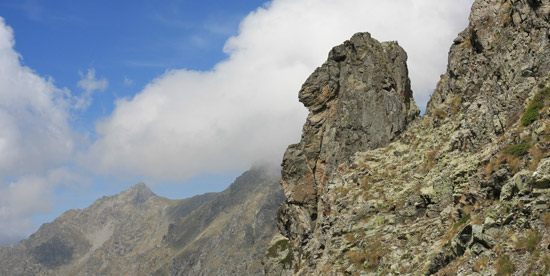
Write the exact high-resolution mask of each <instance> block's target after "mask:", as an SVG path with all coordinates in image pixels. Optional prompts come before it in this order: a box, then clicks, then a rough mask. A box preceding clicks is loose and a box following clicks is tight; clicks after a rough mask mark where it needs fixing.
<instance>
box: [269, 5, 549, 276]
mask: <svg viewBox="0 0 550 276" xmlns="http://www.w3.org/2000/svg"><path fill="white" fill-rule="evenodd" d="M549 15H550V1H548V0H528V1H519V0H476V1H475V3H474V4H473V7H472V13H471V15H470V24H469V26H468V27H467V28H466V30H464V31H463V32H461V33H460V34H459V35H458V37H457V38H456V39H455V40H454V42H453V45H452V46H451V50H450V52H449V65H448V69H447V72H446V73H445V74H444V75H442V77H441V80H440V82H439V83H438V85H437V88H436V89H435V91H434V93H433V95H432V98H431V100H430V102H429V104H428V107H427V110H426V115H425V116H422V117H420V118H418V119H416V120H413V121H412V122H411V121H410V120H403V122H404V123H403V124H401V125H399V126H400V128H397V129H396V128H395V127H394V123H393V122H394V119H392V118H393V117H392V116H393V114H395V113H397V114H402V115H401V116H403V117H406V114H410V112H404V110H407V109H406V108H403V106H405V107H406V105H407V100H406V99H407V97H403V96H401V97H400V99H401V105H399V104H393V105H387V104H385V102H384V101H375V102H374V103H372V102H371V103H369V102H357V103H355V104H347V105H338V106H337V107H335V108H334V111H333V112H331V113H330V114H327V115H323V116H319V117H317V116H316V115H317V111H316V108H312V106H311V105H310V104H308V102H307V101H306V102H305V101H304V96H303V94H304V91H312V92H311V93H312V94H313V95H312V96H308V98H321V97H323V95H324V89H314V90H310V89H308V87H321V88H323V87H327V85H326V82H325V81H323V80H320V79H319V78H317V77H316V74H318V73H314V74H313V75H312V77H310V79H308V80H307V81H306V83H305V84H304V88H302V90H301V91H300V100H301V101H302V102H304V104H305V105H306V107H308V109H309V110H310V115H309V117H308V121H307V122H306V124H305V125H304V133H303V138H302V141H301V143H300V144H299V145H291V146H290V147H289V149H288V150H287V154H286V155H285V161H284V164H283V165H284V167H283V179H282V183H283V189H284V190H285V194H286V196H287V201H286V202H285V204H283V206H282V207H281V208H280V210H279V212H278V218H277V220H278V225H279V230H280V233H281V235H277V236H276V237H275V238H274V239H273V241H272V244H271V246H270V248H269V249H268V250H267V252H266V256H265V258H264V263H265V265H266V272H267V273H268V274H270V275H294V274H298V275H341V274H348V275H388V274H389V275H430V274H437V275H548V274H549V273H550V245H549V244H550V210H549V207H550V205H549V203H550V158H547V157H548V156H549V154H548V153H549V151H550V108H549V107H550V81H549V73H550V47H549V46H550V45H549V43H550V39H549V38H550V22H549V21H550V20H549ZM358 36H360V37H365V35H356V36H354V37H353V38H352V39H351V40H350V41H348V42H346V43H345V44H344V46H338V47H336V48H335V49H334V50H333V51H332V52H331V54H329V61H327V63H325V65H323V67H326V66H330V65H331V64H333V65H334V67H336V68H338V70H345V71H346V72H349V73H345V74H349V75H352V76H351V77H350V76H348V77H346V78H342V77H341V76H343V75H345V74H342V73H338V74H334V75H333V76H334V77H335V78H336V79H337V80H338V81H337V82H339V83H342V82H347V83H353V80H356V79H357V78H368V76H379V75H380V74H382V77H380V78H377V79H378V80H379V81H378V82H376V83H368V82H364V83H363V85H359V87H361V89H350V88H349V87H347V88H346V87H345V86H343V85H338V86H337V87H339V88H340V89H341V90H340V92H339V93H338V94H336V95H334V98H333V99H332V101H335V102H339V101H341V100H345V98H349V96H343V97H344V98H340V97H342V96H341V95H346V93H352V94H355V95H354V96H352V97H353V98H355V99H359V100H362V101H363V100H369V101H373V99H372V98H367V99H364V98H363V99H361V98H360V97H361V96H360V95H364V94H368V93H374V94H375V95H378V97H374V99H376V100H378V99H380V98H383V96H384V97H385V95H387V94H385V93H387V92H386V91H387V90H385V89H380V85H382V84H383V83H384V82H382V81H381V80H384V79H390V80H392V79H402V78H403V77H397V76H401V75H402V73H403V72H404V71H403V70H399V69H398V68H400V67H399V66H397V68H396V67H394V66H391V64H392V63H391V62H390V61H393V62H395V61H397V62H401V63H402V64H404V61H403V60H401V61H399V59H388V58H387V57H388V55H387V53H388V50H387V49H385V48H384V47H378V48H376V47H368V48H363V47H356V46H355V45H356V42H354V41H356V39H357V37H358ZM382 44H383V45H384V43H382ZM385 45H395V44H385ZM342 47H347V49H352V51H347V53H348V54H346V55H343V56H344V57H341V58H338V59H336V60H335V59H334V53H335V52H337V51H339V50H338V49H340V48H342ZM361 49H363V50H361ZM364 49H367V50H364ZM354 50H356V51H354ZM357 56H358V57H360V58H361V59H365V58H366V57H367V56H370V57H369V58H370V59H372V60H374V59H377V60H379V62H380V64H388V66H385V67H386V68H387V70H384V68H381V69H380V68H378V69H377V68H372V67H370V66H369V65H367V64H362V63H357V62H350V61H349V59H350V58H351V60H356V59H357ZM339 63H342V64H339ZM327 64H328V65H327ZM344 65H345V66H344ZM348 66H349V67H352V68H353V69H350V68H348ZM402 66H404V65H402ZM323 67H321V68H323ZM320 70H322V69H320ZM355 72H358V74H360V76H353V75H354V74H355ZM404 78H406V75H405V76H404ZM394 87H395V88H394V89H393V90H391V91H394V92H393V93H394V94H393V95H403V94H402V93H396V91H399V89H398V88H397V87H398V86H394ZM373 105H375V106H377V107H384V106H391V107H392V108H390V109H389V110H388V109H386V112H385V113H384V112H382V113H378V112H380V111H377V114H378V115H377V116H379V117H377V118H376V119H374V120H372V119H369V118H368V116H367V115H366V114H367V113H368V112H369V111H367V110H365V109H368V108H365V107H367V106H368V107H370V106H373ZM409 110H414V108H409ZM349 113H351V114H356V116H354V119H353V120H348V119H346V120H344V121H343V123H341V125H343V126H346V127H343V128H344V129H346V130H347V129H351V130H355V131H359V132H360V133H366V134H368V135H366V136H363V137H362V138H361V139H355V140H353V139H352V140H350V139H348V138H347V136H346V131H340V130H342V128H338V127H336V128H334V127H333V126H334V123H332V122H333V121H334V120H338V118H341V117H340V116H341V114H349ZM413 113H414V112H413ZM357 114H358V115H357ZM380 116H381V117H380ZM409 118H410V117H409ZM356 120H362V122H360V123H359V124H357V122H356ZM369 120H371V121H369ZM407 123H408V124H407ZM357 125H361V126H364V127H363V128H358V127H357ZM312 126H313V128H312ZM312 129H313V131H312ZM379 129H392V130H395V132H394V133H395V134H394V135H393V137H394V138H393V139H392V135H384V134H385V133H384V132H380V131H378V130H379ZM319 133H320V134H319ZM372 136H375V137H372ZM319 137H328V138H321V139H320V138H319ZM375 140H377V141H382V142H380V143H374V144H369V145H368V146H365V143H367V142H368V141H375ZM311 141H320V142H316V143H312V142H311ZM327 142H328V144H327ZM339 142H342V143H345V145H346V148H345V149H344V150H342V147H341V145H338V143H339ZM319 148H320V149H321V152H323V151H324V152H328V153H329V154H326V155H323V154H318V153H317V152H319ZM323 148H325V150H323ZM311 152H315V154H311ZM318 164H322V165H321V166H319V165H318ZM325 167H328V168H329V169H324V168H325ZM317 168H321V171H320V172H319V173H317V174H316V173H315V172H317ZM310 171H313V173H310ZM297 198H298V199H308V200H302V201H300V200H297Z"/></svg>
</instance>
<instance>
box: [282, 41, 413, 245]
mask: <svg viewBox="0 0 550 276" xmlns="http://www.w3.org/2000/svg"><path fill="white" fill-rule="evenodd" d="M406 62H407V55H406V53H405V51H404V50H403V49H402V48H401V47H400V46H399V45H398V44H397V43H396V42H385V43H380V42H378V41H376V40H375V39H373V38H371V36H370V34H369V33H358V34H355V35H354V36H353V37H352V38H351V39H350V40H349V41H346V42H345V43H344V44H342V45H339V46H337V47H334V48H333V49H332V51H331V52H330V54H329V57H328V60H327V61H326V62H325V63H324V64H323V65H322V66H321V67H319V68H317V69H316V70H315V72H313V74H312V75H311V76H310V77H309V78H308V79H307V80H306V82H305V83H304V84H303V86H302V89H301V90H300V93H299V98H300V101H301V102H302V103H303V104H304V105H305V106H306V107H307V108H308V109H309V111H310V113H309V116H308V118H307V121H306V123H305V125H304V129H303V135H302V140H301V141H300V143H299V144H295V145H291V146H289V147H288V149H287V151H286V153H285V156H284V159H283V170H282V181H281V184H282V186H283V189H284V191H285V194H286V196H287V203H286V204H285V205H284V206H283V207H282V208H281V210H280V213H281V215H280V218H281V220H279V222H280V223H281V224H282V225H281V229H284V231H285V234H286V235H289V236H292V237H293V238H299V237H302V236H304V235H307V234H308V233H309V232H311V231H312V230H313V228H314V224H315V221H316V218H317V216H318V212H319V209H320V208H322V207H323V205H324V204H323V203H322V202H319V195H320V194H323V193H325V190H326V185H327V181H328V180H329V178H330V177H331V175H332V174H333V173H334V172H336V170H337V167H338V165H339V164H340V163H342V162H344V161H346V160H347V159H349V157H350V156H351V155H353V154H354V153H355V152H358V151H364V150H367V149H373V148H377V147H380V146H383V145H386V144H387V143H388V142H389V141H390V140H391V139H392V138H393V137H395V136H396V135H398V134H399V133H400V132H401V131H403V130H404V129H405V126H406V125H407V123H409V122H411V121H412V120H413V119H414V118H415V117H416V116H417V115H418V114H419V112H420V111H419V109H418V107H417V106H416V104H415V103H414V100H413V98H412V91H411V88H410V81H409V78H408V71H407V64H406ZM285 218H292V220H286V219H285ZM294 218H296V219H294Z"/></svg>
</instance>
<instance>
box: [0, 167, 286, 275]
mask: <svg viewBox="0 0 550 276" xmlns="http://www.w3.org/2000/svg"><path fill="white" fill-rule="evenodd" d="M283 198H284V195H283V193H282V191H281V188H280V186H279V173H278V170H277V169H274V168H273V167H272V166H255V167H254V168H252V169H251V170H249V171H247V172H245V173H244V174H243V175H242V176H240V177H239V178H237V179H236V180H235V182H234V183H233V184H232V185H231V186H229V188H228V189H227V190H225V191H223V192H221V193H210V194H204V195H200V196H195V197H192V198H188V199H183V200H171V199H166V198H163V197H159V196H156V195H155V194H154V193H153V192H151V190H150V189H149V188H148V187H146V186H145V185H144V184H137V185H135V186H133V187H132V188H130V189H128V190H126V191H123V192H121V193H120V194H117V195H114V196H110V197H103V198H101V199H99V200H97V201H96V202H95V203H94V204H92V205H91V206H90V207H88V208H86V209H84V210H71V211H68V212H66V213H64V214H63V215H61V216H60V217H59V218H57V219H56V220H55V221H53V222H51V223H46V224H44V225H42V227H40V229H39V230H38V231H37V232H36V233H34V234H33V235H32V236H31V237H30V238H29V239H27V240H24V241H21V242H20V243H19V244H18V245H17V246H10V247H0V275H2V276H16V275H25V276H26V275H258V274H261V273H262V270H263V268H262V265H261V258H262V256H263V255H264V252H265V250H266V248H267V245H268V243H269V241H270V240H271V237H272V236H273V234H274V233H275V229H276V227H275V210H276V209H277V207H278V206H279V205H280V204H281V201H282V200H283Z"/></svg>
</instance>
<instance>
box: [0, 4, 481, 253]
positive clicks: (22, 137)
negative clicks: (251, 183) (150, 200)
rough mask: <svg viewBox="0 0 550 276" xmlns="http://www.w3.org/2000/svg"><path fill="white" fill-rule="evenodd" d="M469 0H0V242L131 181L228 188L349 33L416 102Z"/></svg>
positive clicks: (301, 111) (280, 144)
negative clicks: (367, 42)
mask: <svg viewBox="0 0 550 276" xmlns="http://www.w3.org/2000/svg"><path fill="white" fill-rule="evenodd" d="M472 2H473V0H423V1H411V0H385V1H374V0H272V1H263V0H244V1H220V0H204V1H186V0H165V1H145V0H134V1H127V0H120V1H106V0H97V1H82V0H52V1H38V0H23V1H21V0H0V129H2V131H0V245H5V244H14V243H17V242H18V241H20V240H21V239H24V238H26V237H28V235H30V234H31V233H33V232H34V231H36V230H37V229H38V227H39V226H40V225H41V224H42V223H44V222H49V221H52V220H53V219H55V217H57V216H59V215H60V214H61V213H63V212H64V211H66V210H68V209H74V208H80V209H82V208H85V207H86V206H88V205H90V204H91V203H93V201H94V200H96V199H97V198H100V197H101V196H104V195H112V194H115V193H118V192H120V191H122V190H124V189H127V188H128V187H130V186H132V185H134V184H136V183H138V182H145V183H146V184H147V185H148V186H149V187H150V188H151V189H152V190H153V191H154V192H155V193H157V194H158V195H161V196H165V197H169V198H185V197H189V196H192V195H195V194H200V193H205V192H216V191H221V190H223V189H224V188H226V187H227V186H228V185H229V184H231V182H232V181H233V180H234V179H235V177H236V176H238V175H240V174H241V173H242V172H244V171H245V170H247V169H248V168H250V167H251V166H252V165H253V164H255V163H258V162H269V163H274V164H279V163H280V162H281V159H282V155H283V153H284V150H285V148H286V147H287V146H288V145H289V144H292V143H296V142H298V141H299V139H300V134H301V128H302V125H303V123H304V122H305V118H306V115H307V110H306V109H305V108H304V107H303V105H302V104H300V103H299V102H298V97H297V95H298V91H299V89H300V86H301V84H302V83H303V82H304V81H305V79H306V78H307V77H308V76H309V74H311V73H312V72H313V70H314V69H315V68H316V67H318V66H320V65H321V64H322V63H323V62H324V61H325V60H326V58H327V55H328V52H329V50H330V49H331V48H332V47H333V46H336V45H338V44H341V43H342V42H344V41H345V40H346V39H349V38H350V37H351V36H352V35H353V34H354V33H356V32H363V31H368V32H370V33H371V34H372V36H373V37H374V38H376V39H378V40H380V41H388V40H396V41H398V43H399V44H400V45H401V46H402V47H403V48H404V49H405V50H406V51H407V53H408V57H409V59H408V66H409V73H410V78H411V84H412V88H413V92H414V97H415V99H416V101H417V104H418V105H419V106H420V107H421V109H424V108H425V106H426V102H427V101H428V99H429V97H430V94H431V93H432V91H433V89H434V87H435V85H436V82H437V81H438V79H439V76H440V75H441V74H443V73H444V72H445V67H446V62H447V53H448V49H449V47H450V45H451V43H452V41H453V39H454V38H455V37H456V35H457V34H458V32H460V31H461V30H463V29H464V28H465V27H466V25H467V18H468V14H469V10H470V6H471V4H472Z"/></svg>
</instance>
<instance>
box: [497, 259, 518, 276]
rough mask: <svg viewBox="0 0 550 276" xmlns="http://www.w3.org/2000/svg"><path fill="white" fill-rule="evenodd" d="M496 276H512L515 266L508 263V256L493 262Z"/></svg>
mask: <svg viewBox="0 0 550 276" xmlns="http://www.w3.org/2000/svg"><path fill="white" fill-rule="evenodd" d="M495 269H496V271H497V275H512V274H513V273H514V272H515V271H516V266H515V265H514V264H513V263H512V262H511V261H510V257H509V256H508V255H502V256H500V257H498V259H497V261H496V262H495Z"/></svg>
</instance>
